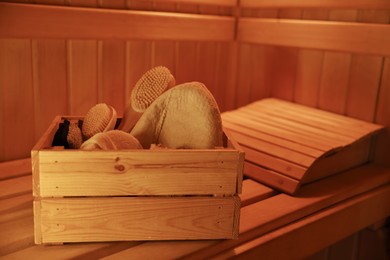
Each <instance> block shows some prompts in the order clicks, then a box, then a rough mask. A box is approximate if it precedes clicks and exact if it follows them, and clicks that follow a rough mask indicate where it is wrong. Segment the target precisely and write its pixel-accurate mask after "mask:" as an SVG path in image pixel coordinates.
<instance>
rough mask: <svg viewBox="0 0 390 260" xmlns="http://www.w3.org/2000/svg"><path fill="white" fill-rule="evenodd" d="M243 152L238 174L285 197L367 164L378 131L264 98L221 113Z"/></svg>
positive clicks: (358, 122) (364, 124)
mask: <svg viewBox="0 0 390 260" xmlns="http://www.w3.org/2000/svg"><path fill="white" fill-rule="evenodd" d="M222 118H223V125H224V127H225V128H227V129H229V131H230V132H231V135H232V136H233V138H234V139H235V140H236V141H237V142H238V143H239V145H240V146H241V148H242V150H243V151H244V152H245V165H244V174H245V175H247V176H249V177H251V178H252V179H255V180H257V181H259V182H262V183H264V184H267V185H269V186H272V187H274V188H276V189H279V190H281V191H283V192H287V193H289V194H296V193H297V192H298V191H299V188H300V187H301V186H302V185H305V184H308V183H311V182H313V181H316V180H319V179H321V178H325V177H327V176H330V175H332V174H335V173H338V172H341V171H344V170H347V169H350V168H353V167H355V166H358V165H362V164H364V163H366V162H368V161H369V159H370V154H371V143H372V140H371V139H372V138H371V137H372V136H373V135H374V134H376V133H378V132H379V131H380V130H381V129H383V126H380V125H376V124H373V123H369V122H364V121H362V120H357V119H353V118H350V117H346V116H342V115H339V114H334V113H330V112H326V111H323V110H320V109H315V108H311V107H306V106H303V105H299V104H295V103H291V102H288V101H283V100H279V99H275V98H266V99H262V100H260V101H257V102H254V103H252V104H249V105H246V106H244V107H241V108H239V109H237V110H233V111H228V112H225V113H223V114H222Z"/></svg>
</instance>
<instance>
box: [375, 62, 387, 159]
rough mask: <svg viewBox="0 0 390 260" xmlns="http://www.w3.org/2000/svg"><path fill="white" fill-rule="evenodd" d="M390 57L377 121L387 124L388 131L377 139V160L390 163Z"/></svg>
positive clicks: (377, 110) (385, 72) (379, 100)
mask: <svg viewBox="0 0 390 260" xmlns="http://www.w3.org/2000/svg"><path fill="white" fill-rule="evenodd" d="M389 105H390V58H389V57H386V58H385V61H384V66H383V70H382V81H381V86H380V91H379V95H378V101H377V105H376V114H375V122H378V123H381V124H383V125H386V126H387V128H386V132H384V133H383V134H382V135H380V136H379V137H378V139H377V140H376V149H375V161H376V162H377V163H381V164H384V165H390V153H389V147H390V130H389V126H390V107H389Z"/></svg>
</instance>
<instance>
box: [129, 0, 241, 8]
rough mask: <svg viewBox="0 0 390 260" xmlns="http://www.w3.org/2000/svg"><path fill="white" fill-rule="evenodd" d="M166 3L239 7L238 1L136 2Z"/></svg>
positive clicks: (159, 0) (166, 0)
mask: <svg viewBox="0 0 390 260" xmlns="http://www.w3.org/2000/svg"><path fill="white" fill-rule="evenodd" d="M137 1H138V2H156V3H159V2H164V3H176V4H199V5H218V6H225V7H234V6H236V5H237V0H224V1H221V0H136V2H137Z"/></svg>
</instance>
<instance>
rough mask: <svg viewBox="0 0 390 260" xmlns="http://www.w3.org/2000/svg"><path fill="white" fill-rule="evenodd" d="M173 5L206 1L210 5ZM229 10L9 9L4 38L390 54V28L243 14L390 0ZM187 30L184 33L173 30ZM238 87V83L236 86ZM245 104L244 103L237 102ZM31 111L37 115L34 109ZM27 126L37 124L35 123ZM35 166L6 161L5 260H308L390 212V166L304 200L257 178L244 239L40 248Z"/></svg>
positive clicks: (372, 168) (1, 167) (247, 3)
mask: <svg viewBox="0 0 390 260" xmlns="http://www.w3.org/2000/svg"><path fill="white" fill-rule="evenodd" d="M156 2H161V0H159V1H156ZM170 2H172V3H183V2H188V3H194V4H200V5H203V4H205V3H206V1H204V0H188V1H184V0H183V1H170ZM220 2H221V1H218V0H214V1H208V3H206V5H208V4H210V5H211V6H212V5H221V3H220ZM224 6H228V7H229V8H232V9H233V15H231V16H227V17H225V16H224V17H221V16H215V15H199V14H174V13H173V14H172V13H168V14H165V13H164V14H161V13H158V12H144V11H132V12H125V11H121V10H111V9H110V10H108V9H102V10H99V9H95V8H91V9H87V8H77V7H72V8H70V7H62V6H45V5H24V4H10V3H0V14H1V15H0V38H3V39H10V38H22V39H36V38H38V39H42V38H44V39H47V38H49V39H66V40H67V39H82V40H86V39H88V40H90V39H120V40H139V39H141V40H153V39H164V40H178V41H188V40H192V41H193V40H196V41H206V42H209V41H217V42H233V47H232V55H237V52H238V51H239V50H240V49H239V47H237V46H238V45H239V44H264V45H276V46H290V47H297V48H309V49H321V50H329V51H344V52H345V51H346V52H351V53H359V54H369V55H387V56H388V55H389V54H390V49H389V47H388V46H390V27H389V26H388V25H380V24H368V23H350V22H331V21H326V22H325V21H324V22H318V21H307V20H302V21H294V20H289V19H273V18H270V19H268V18H251V17H245V16H242V15H241V12H243V13H244V12H245V11H246V10H251V9H256V8H279V7H286V8H289V7H302V8H312V7H315V8H319V7H322V8H368V9H370V8H373V9H383V8H384V9H389V8H390V5H389V2H388V1H387V0H375V1H374V0H366V1H359V2H358V3H354V1H344V3H341V1H320V0H319V1H303V0H302V1H294V3H292V2H291V1H283V0H279V1H276V0H273V1H255V0H241V1H240V6H236V1H226V4H224ZM21 18H23V19H21ZM102 20H104V21H105V23H104V24H103V25H102V24H101V23H99V21H102ZM136 20H137V21H139V22H138V23H137V22H136ZM178 24H180V25H181V26H173V25H178ZM206 25H207V26H206ZM101 26H103V27H101ZM102 28H106V30H102ZM107 28H109V29H107ZM113 28H115V29H113ZM146 28H147V30H146ZM111 29H112V30H111ZM188 31H191V33H187V32H188ZM307 32H310V33H307ZM364 34H369V35H370V37H364V41H362V40H361V39H362V35H364ZM340 35H348V37H340ZM334 39H341V40H337V41H335V40H334ZM236 43H237V44H236ZM241 51H242V50H241ZM35 54H36V53H35ZM35 54H34V55H35ZM237 66H238V62H237V63H233V64H232V67H235V68H237ZM386 66H389V65H386ZM72 69H74V68H72ZM236 80H237V79H236V78H233V79H232V81H233V82H234V81H236ZM34 84H35V83H34ZM236 87H237V86H236ZM366 87H369V86H366ZM246 91H247V90H246ZM227 92H228V93H226V95H227V96H228V97H227V100H232V99H234V98H235V97H234V95H235V93H236V92H235V89H228V91H227ZM245 93H247V92H245ZM245 93H244V94H245ZM248 93H249V92H248ZM239 98H240V97H238V99H239ZM38 100H39V99H38ZM244 101H245V100H244ZM75 103H77V102H75ZM241 103H242V102H241V101H240V100H239V102H238V103H237V104H238V105H240V104H241ZM232 104H233V103H232ZM230 106H231V104H230ZM227 107H228V106H227ZM25 113H26V114H29V113H30V111H25ZM379 113H380V111H379ZM382 114H385V113H384V112H382ZM37 115H39V113H37ZM27 123H29V124H34V121H31V120H30V121H27ZM22 133H23V134H24V129H22V130H19V129H16V130H15V136H17V135H18V134H19V135H20V134H22ZM7 142H8V141H7ZM4 143H6V142H4ZM6 144H8V143H6ZM2 145H3V144H2ZM7 146H8V145H7ZM380 152H382V153H385V152H388V150H387V151H385V150H382V151H380ZM30 169H31V165H30V159H29V158H26V159H23V160H16V161H9V162H2V163H1V164H0V230H1V235H0V236H1V239H0V256H4V258H10V259H12V258H14V259H15V258H17V259H19V258H29V259H38V258H39V259H42V258H43V257H44V258H57V257H61V258H113V259H115V258H121V257H123V258H137V257H138V258H145V259H147V258H164V259H176V258H186V259H202V258H203V259H205V258H211V257H214V258H219V259H225V258H228V257H236V258H247V257H251V256H257V257H261V258H262V259H267V258H272V259H278V258H281V259H285V258H305V257H310V256H311V255H313V254H315V253H317V252H319V251H320V250H323V249H325V248H327V247H329V246H331V245H332V244H334V243H336V242H339V241H341V242H340V243H343V241H346V240H343V239H347V242H345V243H347V244H348V243H349V242H350V240H348V239H349V236H351V235H353V234H354V233H356V232H359V231H360V230H362V229H364V228H366V227H368V226H370V225H372V224H374V223H377V222H378V221H381V220H383V219H384V218H386V217H388V216H389V215H390V206H389V205H390V184H389V183H390V168H389V167H388V165H384V166H383V165H379V164H375V163H369V164H365V165H363V166H360V167H357V168H354V169H351V170H348V171H345V172H343V173H340V174H336V175H333V176H330V177H328V178H325V179H323V180H320V181H317V182H314V183H311V184H310V185H307V186H305V187H302V189H301V191H300V193H299V195H298V196H290V195H287V194H284V193H280V192H279V191H276V190H273V189H271V188H269V187H267V186H265V185H263V184H260V183H258V182H257V181H255V180H253V179H252V178H251V177H250V176H249V177H248V176H247V179H245V180H244V183H243V193H242V195H241V199H242V209H241V219H240V235H239V238H238V239H237V240H207V241H168V242H161V241H154V242H142V241H136V242H115V243H109V242H107V243H81V244H65V245H57V246H37V245H34V232H33V226H34V224H33V211H32V200H33V198H32V190H31V187H32V183H31V172H30ZM374 229H375V228H374ZM355 244H356V243H355ZM336 247H337V245H336ZM382 249H383V248H382ZM335 251H337V250H335ZM381 252H382V251H381ZM383 254H384V253H383Z"/></svg>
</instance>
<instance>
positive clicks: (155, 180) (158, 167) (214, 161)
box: [38, 149, 241, 197]
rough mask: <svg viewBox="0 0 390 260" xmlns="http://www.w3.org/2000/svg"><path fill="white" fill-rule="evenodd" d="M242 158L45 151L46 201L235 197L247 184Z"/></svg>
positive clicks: (217, 153)
mask: <svg viewBox="0 0 390 260" xmlns="http://www.w3.org/2000/svg"><path fill="white" fill-rule="evenodd" d="M240 156H241V155H240V154H239V152H237V151H234V150H228V149H227V150H222V149H220V150H218V149H214V150H180V149H179V150H170V149H167V150H128V151H81V150H80V151H71V150H63V151H54V150H53V151H52V150H46V151H45V150H42V151H39V163H38V164H39V180H38V182H39V185H40V196H42V197H46V196H48V197H51V196H114V195H117V196H123V195H180V194H181V195H183V194H184V195H196V194H203V195H205V194H230V195H232V194H235V193H236V191H237V186H239V185H241V183H238V181H239V180H238V175H239V173H238V172H240V169H239V167H241V163H240V162H239V157H240ZM194 183H196V185H194Z"/></svg>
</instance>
